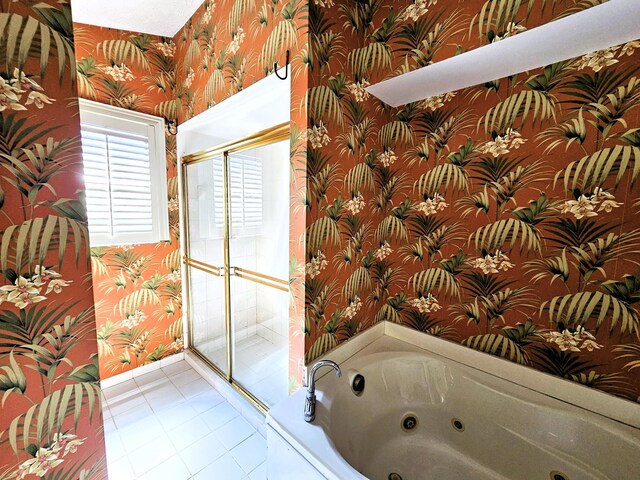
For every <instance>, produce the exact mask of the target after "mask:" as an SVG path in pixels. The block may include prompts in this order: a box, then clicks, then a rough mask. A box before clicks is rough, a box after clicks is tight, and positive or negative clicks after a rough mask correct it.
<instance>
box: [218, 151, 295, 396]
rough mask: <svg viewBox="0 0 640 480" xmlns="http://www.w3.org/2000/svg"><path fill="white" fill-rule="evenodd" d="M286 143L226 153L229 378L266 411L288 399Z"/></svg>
mask: <svg viewBox="0 0 640 480" xmlns="http://www.w3.org/2000/svg"><path fill="white" fill-rule="evenodd" d="M288 159H289V142H288V141H281V142H277V143H271V144H268V145H262V146H259V147H256V148H251V149H248V150H243V151H240V152H235V153H233V152H232V153H229V156H228V169H229V213H230V223H229V255H230V265H231V267H232V270H231V273H232V276H231V299H232V300H231V321H232V325H233V335H232V342H233V343H232V351H233V378H234V380H235V381H237V382H238V383H239V384H240V385H242V386H243V387H244V388H245V389H247V390H248V391H250V392H251V394H252V395H254V396H255V397H256V398H257V399H258V400H260V401H261V402H262V403H263V404H265V405H267V406H271V405H273V404H274V403H276V402H277V401H278V400H281V399H284V398H286V396H287V394H288V370H289V366H288V359H289V355H288V354H289V352H288V345H289V343H288V332H289V282H288V278H289V161H288Z"/></svg>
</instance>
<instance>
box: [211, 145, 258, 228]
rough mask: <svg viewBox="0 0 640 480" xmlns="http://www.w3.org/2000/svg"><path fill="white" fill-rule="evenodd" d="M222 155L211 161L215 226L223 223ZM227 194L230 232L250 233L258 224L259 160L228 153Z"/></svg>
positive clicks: (219, 226)
mask: <svg viewBox="0 0 640 480" xmlns="http://www.w3.org/2000/svg"><path fill="white" fill-rule="evenodd" d="M222 161H223V159H222V157H216V158H214V160H213V178H214V181H213V188H214V203H215V208H214V216H215V224H216V228H223V226H224V203H223V196H224V189H223V183H222V179H223V170H222ZM229 196H230V200H231V202H230V203H231V204H230V214H231V228H232V233H235V234H239V233H245V234H246V233H253V232H255V230H256V229H257V228H259V227H261V226H262V203H263V198H262V162H261V161H260V160H259V159H257V158H254V157H251V156H245V155H241V154H237V153H232V154H230V155H229Z"/></svg>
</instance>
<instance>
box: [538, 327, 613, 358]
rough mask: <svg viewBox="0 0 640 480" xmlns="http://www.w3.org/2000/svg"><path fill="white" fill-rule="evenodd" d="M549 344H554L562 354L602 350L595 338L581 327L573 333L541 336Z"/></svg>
mask: <svg viewBox="0 0 640 480" xmlns="http://www.w3.org/2000/svg"><path fill="white" fill-rule="evenodd" d="M543 335H544V337H545V338H546V339H547V342H549V343H555V344H556V345H558V348H560V350H562V351H563V352H566V351H567V350H569V351H572V352H579V351H580V350H582V349H585V350H587V351H589V352H592V351H594V350H598V349H600V348H602V345H600V344H599V343H597V342H596V337H594V336H593V335H592V334H591V333H589V332H588V331H587V330H585V329H584V328H583V327H582V325H578V327H577V328H576V330H575V332H570V331H569V330H566V329H565V330H563V331H562V333H561V332H549V333H545V334H543Z"/></svg>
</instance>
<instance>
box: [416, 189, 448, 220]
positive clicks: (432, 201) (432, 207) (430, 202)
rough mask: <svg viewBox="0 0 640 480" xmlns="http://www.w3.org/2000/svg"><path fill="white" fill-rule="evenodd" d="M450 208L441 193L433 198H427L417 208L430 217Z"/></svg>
mask: <svg viewBox="0 0 640 480" xmlns="http://www.w3.org/2000/svg"><path fill="white" fill-rule="evenodd" d="M448 206H449V204H448V203H447V202H446V201H445V198H444V197H443V196H442V195H440V194H439V193H436V194H435V195H434V196H433V197H430V198H427V199H426V200H425V201H424V202H420V203H419V204H418V205H417V206H416V210H418V211H419V212H420V213H424V214H425V215H426V216H427V217H428V216H429V215H433V214H434V213H438V212H440V211H442V210H444V209H445V208H447V207H448Z"/></svg>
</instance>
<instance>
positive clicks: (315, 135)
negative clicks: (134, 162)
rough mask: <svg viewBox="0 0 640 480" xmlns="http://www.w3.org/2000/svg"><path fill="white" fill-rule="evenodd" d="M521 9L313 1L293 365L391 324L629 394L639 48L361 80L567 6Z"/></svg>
mask: <svg viewBox="0 0 640 480" xmlns="http://www.w3.org/2000/svg"><path fill="white" fill-rule="evenodd" d="M507 3H508V4H509V5H512V6H513V10H508V9H507V10H500V6H504V5H506V4H507ZM538 3H540V2H538ZM528 4H529V2H524V1H521V2H506V1H497V2H496V1H494V2H486V3H484V2H481V1H465V2H462V1H460V2H442V1H441V2H436V1H433V0H432V1H425V2H423V1H416V2H415V3H413V2H410V1H406V0H404V1H400V2H375V1H373V0H370V1H369V0H366V1H364V2H362V1H358V2H356V1H351V0H349V1H345V2H339V4H336V5H334V4H333V2H315V1H314V2H312V3H310V11H309V29H310V44H311V49H310V54H309V58H310V59H311V60H310V63H309V66H310V73H309V78H310V81H309V84H310V89H309V95H308V98H309V104H308V113H309V127H310V130H309V140H310V142H309V150H308V157H307V175H308V187H309V191H308V192H307V198H308V203H307V207H308V217H307V248H306V287H307V300H306V312H307V318H308V322H307V327H308V329H307V330H306V343H305V351H306V359H307V361H310V360H312V359H314V358H316V357H318V356H321V355H322V354H323V353H324V352H326V351H327V350H328V349H330V348H333V347H334V346H336V345H338V344H339V343H341V342H343V341H345V340H347V339H348V338H350V337H351V336H353V335H354V334H355V333H357V332H359V331H362V330H365V329H367V328H369V327H371V326H372V325H374V324H375V323H377V322H379V321H382V320H389V321H393V322H396V323H400V324H403V325H407V326H410V327H412V328H414V329H416V330H419V331H422V332H427V333H429V334H431V335H435V336H438V337H441V338H443V339H446V340H450V341H454V342H457V343H462V344H463V345H467V346H469V347H470V348H474V349H477V350H481V351H484V352H487V353H491V354H494V355H499V356H502V357H504V358H506V359H509V360H511V361H514V362H517V363H520V364H522V365H525V366H528V367H532V368H536V369H539V370H542V371H544V372H547V373H550V374H553V375H559V376H561V377H563V378H566V379H568V380H571V381H576V382H579V383H581V384H584V385H588V386H590V387H594V388H598V389H600V390H602V391H605V392H608V393H611V394H613V395H616V396H619V397H622V398H626V399H629V400H632V401H638V399H639V396H640V370H639V369H637V368H634V367H637V366H638V362H639V361H640V341H639V340H638V339H639V335H640V310H638V308H637V303H636V302H637V295H638V291H639V289H640V268H639V267H638V261H640V256H639V253H640V220H639V217H638V204H639V203H640V190H639V189H638V181H637V176H638V170H636V169H635V167H634V166H637V165H638V162H639V161H640V150H639V149H638V147H639V146H640V141H639V138H638V135H637V132H636V130H637V129H638V128H639V127H640V109H638V106H639V105H640V81H639V79H640V51H638V50H637V48H639V47H640V43H638V42H636V43H633V44H627V45H625V46H620V47H618V48H615V49H612V50H610V51H606V52H598V53H595V54H591V55H587V56H585V57H583V58H579V59H575V60H573V61H568V62H563V63H562V64H558V65H555V66H551V67H548V68H546V69H538V70H535V71H531V72H528V73H523V74H521V75H517V76H514V77H512V78H506V79H500V80H496V81H494V82H489V83H487V84H485V85H480V86H476V87H472V88H468V89H465V90H462V91H458V92H455V93H452V94H447V95H441V96H439V97H435V98H430V99H427V100H426V101H424V102H418V103H414V104H410V105H406V106H404V107H402V108H395V109H394V108H390V107H388V106H386V105H383V104H381V103H380V102H379V101H377V100H376V99H375V98H373V97H370V96H369V94H368V93H367V92H366V91H365V89H364V87H366V86H367V85H368V84H373V83H376V82H377V81H380V80H382V79H384V78H386V77H387V76H390V75H391V74H390V72H394V73H396V74H398V73H402V72H404V71H409V70H412V69H415V68H419V67H421V66H425V65H428V64H430V63H431V62H435V61H439V60H443V59H445V58H447V57H450V56H452V55H455V54H457V53H460V52H463V51H466V50H469V49H472V48H477V47H478V46H481V45H483V44H486V43H489V42H491V41H499V39H500V38H504V37H505V36H509V35H514V34H517V33H518V32H520V31H523V30H524V29H527V28H532V27H534V26H537V25H540V24H543V23H546V22H548V21H550V20H552V19H554V18H557V17H559V16H560V15H564V14H569V13H574V12H575V11H577V9H579V5H578V4H576V5H575V6H569V7H567V2H553V1H552V2H546V9H545V10H544V11H541V10H540V8H541V7H540V5H538V4H535V5H534V6H533V8H532V9H531V10H528ZM492 5H493V7H495V8H494V9H492ZM499 11H501V12H502V14H501V15H500V16H498V14H497V12H499ZM490 12H493V13H490ZM480 20H482V22H480ZM514 105H516V106H514ZM524 105H531V108H530V109H527V108H525V107H524ZM627 161H628V162H629V163H627ZM587 172H588V173H587Z"/></svg>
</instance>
